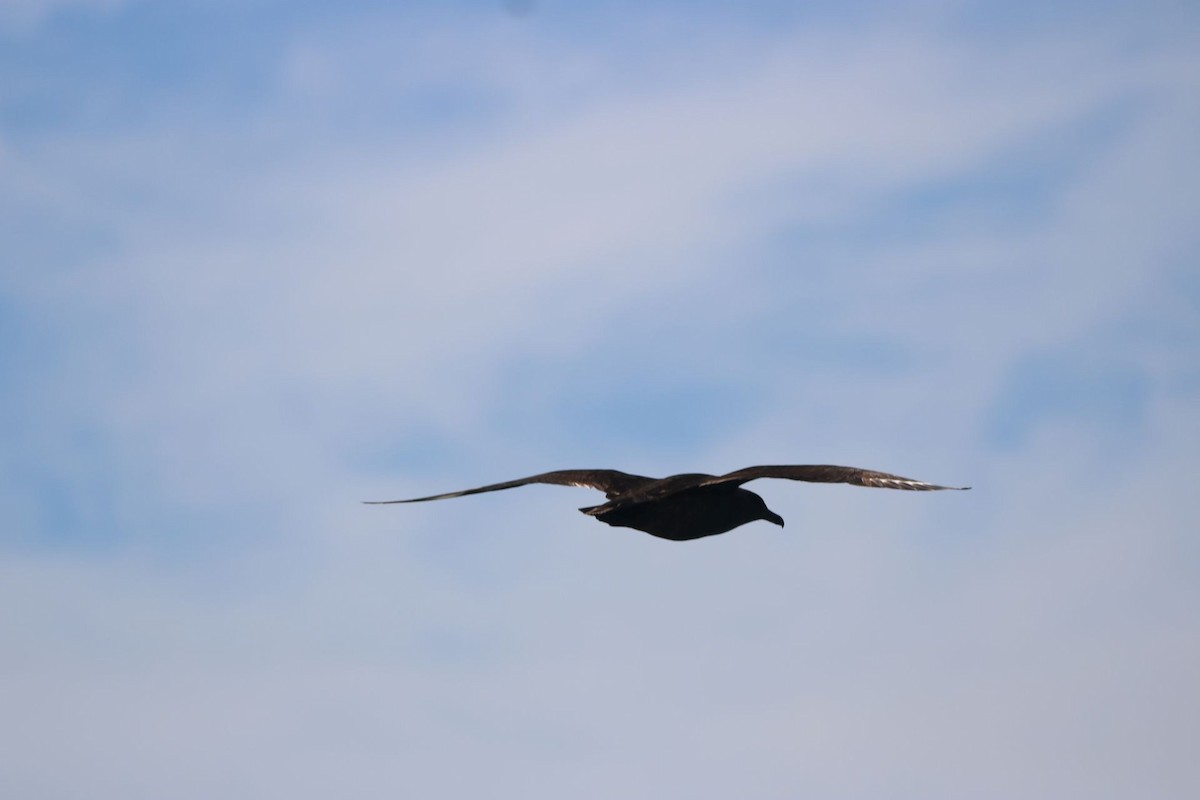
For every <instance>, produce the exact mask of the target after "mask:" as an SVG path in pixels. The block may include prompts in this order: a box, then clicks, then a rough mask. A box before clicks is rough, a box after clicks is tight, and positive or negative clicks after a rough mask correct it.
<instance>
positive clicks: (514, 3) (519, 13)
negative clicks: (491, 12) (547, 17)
mask: <svg viewBox="0 0 1200 800" xmlns="http://www.w3.org/2000/svg"><path fill="white" fill-rule="evenodd" d="M502 5H503V6H504V10H505V11H507V12H508V13H509V14H511V15H513V16H514V17H529V16H533V13H534V12H535V11H537V0H503V2H502Z"/></svg>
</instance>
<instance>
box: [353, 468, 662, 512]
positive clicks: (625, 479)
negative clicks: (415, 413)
mask: <svg viewBox="0 0 1200 800" xmlns="http://www.w3.org/2000/svg"><path fill="white" fill-rule="evenodd" d="M651 481H653V478H646V477H643V476H641V475H630V474H628V473H626V472H619V471H617V470H615V469H564V470H559V471H557V472H543V473H541V474H540V475H530V476H529V477H528V478H518V479H517V480H515V481H505V482H504V483H493V484H489V485H487V486H480V487H478V488H476V489H464V490H463V491H461V492H447V493H446V494H435V495H430V496H429V497H414V498H412V499H411V500H364V501H363V502H365V503H369V504H371V505H384V504H388V503H423V502H425V501H426V500H446V499H448V498H451V497H465V496H466V495H469V494H482V493H483V492H498V491H500V490H501V489H515V488H516V487H518V486H525V485H526V484H530V483H553V484H558V485H560V486H586V487H588V488H589V489H599V490H600V491H602V492H604V494H605V496H606V497H608V498H609V499H610V500H611V499H612V498H614V497H617V496H618V495H620V494H622V493H624V492H628V491H630V490H632V489H636V488H637V487H639V486H642V485H643V484H646V483H649V482H651Z"/></svg>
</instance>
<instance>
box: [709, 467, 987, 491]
mask: <svg viewBox="0 0 1200 800" xmlns="http://www.w3.org/2000/svg"><path fill="white" fill-rule="evenodd" d="M759 478H784V479H786V480H791V481H809V482H811V483H849V484H853V485H855V486H870V487H874V488H877V489H905V490H908V491H917V492H932V491H939V490H942V489H955V490H965V489H970V488H971V487H970V486H938V485H937V484H935V483H926V482H925V481H918V480H914V479H913V478H905V477H902V476H900V475H892V474H890V473H887V472H876V471H874V470H869V469H859V468H858V467H839V466H835V465H832V464H792V465H782V466H762V467H746V468H745V469H739V470H737V471H736V472H730V473H729V474H727V475H721V476H719V477H716V478H713V479H711V480H707V481H704V482H703V484H702V485H704V486H714V485H718V484H728V483H732V484H737V485H741V484H743V483H746V482H747V481H753V480H757V479H759Z"/></svg>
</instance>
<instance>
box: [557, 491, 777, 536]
mask: <svg viewBox="0 0 1200 800" xmlns="http://www.w3.org/2000/svg"><path fill="white" fill-rule="evenodd" d="M579 510H580V511H582V512H583V513H585V514H588V515H590V516H593V517H595V518H596V519H598V520H600V521H601V522H606V523H608V524H609V525H612V526H613V527H615V528H633V529H634V530H638V531H643V532H644V533H648V534H650V535H651V536H657V537H659V538H660V539H670V540H672V541H675V542H685V541H688V540H689V539H701V538H703V537H705V536H715V535H716V534H718V533H725V532H726V531H731V530H733V529H734V528H737V527H739V526H741V525H745V524H746V523H747V522H753V521H754V520H756V519H767V520H770V521H772V522H776V523H777V524H778V525H782V524H783V518H782V517H780V516H778V515H777V514H774V512H772V511H770V510H769V509H768V508H767V504H766V503H765V502H763V499H762V498H761V497H759V496H758V495H756V494H755V493H754V492H751V491H749V490H747V489H741V488H738V487H730V486H706V487H702V488H697V489H685V490H683V491H681V492H675V493H673V494H667V495H665V496H663V497H660V498H658V499H656V500H647V501H644V502H640V503H638V502H631V503H606V504H604V505H602V506H593V507H591V508H581V509H579ZM764 512H765V514H764Z"/></svg>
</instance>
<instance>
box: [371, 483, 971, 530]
mask: <svg viewBox="0 0 1200 800" xmlns="http://www.w3.org/2000/svg"><path fill="white" fill-rule="evenodd" d="M758 478H784V479H787V480H792V481H808V482H811V483H849V484H853V485H855V486H871V487H875V488H879V489H906V490H909V491H918V492H929V491H938V490H942V489H954V490H960V491H961V490H966V489H969V488H971V487H969V486H938V485H936V484H932V483H926V482H924V481H917V480H913V479H912V478H902V477H901V476H899V475H890V474H888V473H886V472H874V471H872V470H868V469H858V468H857V467H837V466H831V465H828V464H808V465H806V464H793V465H787V466H764V467H747V468H746V469H739V470H737V471H736V472H730V473H729V474H728V475H704V474H701V473H685V474H683V475H672V476H670V477H668V478H647V477H645V476H644V475H630V474H629V473H627V472H619V471H618V470H615V469H567V470H559V471H557V472H543V473H541V474H540V475H530V476H529V477H528V478H518V479H517V480H515V481H505V482H504V483H492V484H489V485H487V486H480V487H478V488H475V489H464V490H463V491H460V492H447V493H446V494H435V495H430V496H429V497H414V498H412V499H411V500H367V501H365V502H367V503H369V504H371V505H388V504H391V503H424V502H426V501H429V500H446V499H449V498H451V497H465V496H467V495H471V494H482V493H484V492H498V491H500V490H501V489H514V488H516V487H518V486H525V485H527V484H530V483H550V484H557V485H560V486H586V487H588V488H591V489H599V490H600V491H602V492H604V495H605V497H606V498H608V502H606V503H603V504H601V505H598V506H587V507H585V508H581V509H579V510H580V511H582V512H583V513H584V514H587V515H588V516H592V517H595V518H596V519H598V520H600V521H601V522H606V523H608V524H609V525H612V526H614V527H618V528H633V529H635V530H639V531H643V532H645V533H648V534H650V535H652V536H658V537H659V538H662V539H671V540H672V541H676V542H682V541H687V540H689V539H700V538H702V537H704V536H714V535H716V534H718V533H725V532H726V531H731V530H733V529H734V528H737V527H739V526H741V525H745V524H746V523H747V522H753V521H754V520H758V519H761V520H766V521H767V522H773V523H775V524H776V525H779V526H781V527H782V526H783V517H781V516H779V515H778V514H776V513H775V512H774V511H772V510H771V509H769V508H767V504H766V502H764V501H763V499H762V498H761V497H759V496H758V495H756V494H755V493H754V492H751V491H749V490H748V489H743V488H742V484H744V483H746V482H748V481H753V480H757V479H758Z"/></svg>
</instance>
